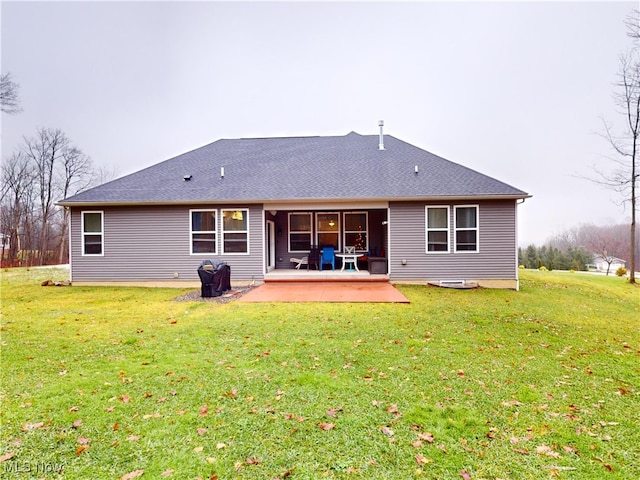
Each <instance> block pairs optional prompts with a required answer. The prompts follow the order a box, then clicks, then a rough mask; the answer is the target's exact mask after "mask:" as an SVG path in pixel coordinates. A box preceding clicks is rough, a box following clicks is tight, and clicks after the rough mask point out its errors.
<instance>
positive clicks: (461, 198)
mask: <svg viewBox="0 0 640 480" xmlns="http://www.w3.org/2000/svg"><path fill="white" fill-rule="evenodd" d="M532 196H533V195H530V194H524V195H452V196H444V195H427V196H424V197H392V198H380V197H375V198H285V199H273V198H265V199H259V198H256V199H252V200H248V199H231V198H229V199H215V200H214V199H210V198H209V199H193V200H180V201H102V202H101V201H94V202H91V201H85V202H65V201H64V200H61V201H59V202H56V204H55V205H57V206H61V207H133V206H161V205H163V206H166V205H197V204H209V205H213V204H221V203H225V204H229V203H233V204H237V205H252V204H299V205H300V204H302V205H304V204H311V203H332V204H336V205H339V204H341V203H374V202H376V203H379V202H387V203H390V202H420V201H422V202H443V201H444V202H447V201H449V202H457V201H465V202H466V201H479V200H522V201H523V202H524V200H525V199H527V198H531V197H532ZM519 203H522V202H519Z"/></svg>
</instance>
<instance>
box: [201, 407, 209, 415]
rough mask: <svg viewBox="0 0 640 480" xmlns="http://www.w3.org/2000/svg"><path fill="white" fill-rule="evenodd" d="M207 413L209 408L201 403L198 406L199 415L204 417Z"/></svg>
mask: <svg viewBox="0 0 640 480" xmlns="http://www.w3.org/2000/svg"><path fill="white" fill-rule="evenodd" d="M207 413H209V408H208V407H207V405H202V406H201V407H200V416H201V417H204V416H205V415H206V414H207Z"/></svg>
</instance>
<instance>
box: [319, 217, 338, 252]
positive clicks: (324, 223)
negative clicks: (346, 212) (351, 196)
mask: <svg viewBox="0 0 640 480" xmlns="http://www.w3.org/2000/svg"><path fill="white" fill-rule="evenodd" d="M316 224H317V228H318V246H319V247H320V248H322V247H331V246H332V247H333V248H335V249H336V250H340V215H339V214H338V213H318V214H316Z"/></svg>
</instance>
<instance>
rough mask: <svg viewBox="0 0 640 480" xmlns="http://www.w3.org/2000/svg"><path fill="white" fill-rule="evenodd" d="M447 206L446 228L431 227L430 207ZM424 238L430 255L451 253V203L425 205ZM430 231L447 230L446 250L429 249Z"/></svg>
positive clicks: (426, 251)
mask: <svg viewBox="0 0 640 480" xmlns="http://www.w3.org/2000/svg"><path fill="white" fill-rule="evenodd" d="M431 208H433V209H435V208H445V209H446V210H447V226H446V227H444V228H429V209H431ZM424 226H425V229H424V240H425V253H427V254H428V255H442V254H446V253H451V206H450V205H425V209H424ZM429 232H445V233H446V234H447V249H446V250H429Z"/></svg>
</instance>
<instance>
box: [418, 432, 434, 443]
mask: <svg viewBox="0 0 640 480" xmlns="http://www.w3.org/2000/svg"><path fill="white" fill-rule="evenodd" d="M418 439H419V440H424V441H425V442H429V443H433V435H432V434H431V433H429V432H424V433H419V434H418Z"/></svg>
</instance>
